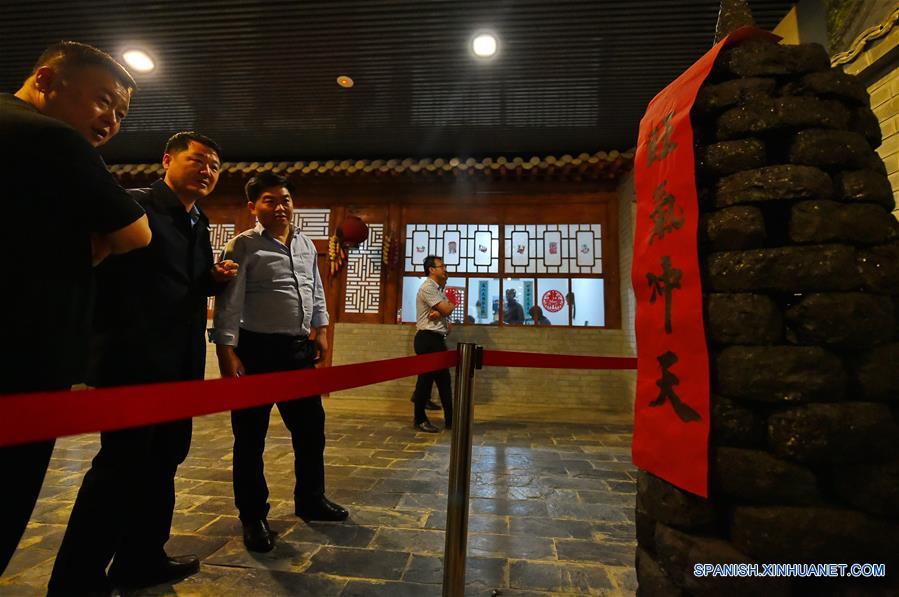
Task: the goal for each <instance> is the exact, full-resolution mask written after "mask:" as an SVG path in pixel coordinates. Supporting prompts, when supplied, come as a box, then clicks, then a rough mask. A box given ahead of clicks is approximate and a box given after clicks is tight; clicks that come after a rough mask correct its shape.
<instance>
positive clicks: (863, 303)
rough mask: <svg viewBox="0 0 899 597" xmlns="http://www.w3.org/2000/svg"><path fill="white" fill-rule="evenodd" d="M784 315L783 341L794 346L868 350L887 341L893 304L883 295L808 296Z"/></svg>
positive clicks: (814, 294) (889, 334)
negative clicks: (784, 332)
mask: <svg viewBox="0 0 899 597" xmlns="http://www.w3.org/2000/svg"><path fill="white" fill-rule="evenodd" d="M875 209H876V208H875ZM785 315H786V322H787V337H788V338H789V339H790V340H791V341H793V342H795V343H798V344H819V345H824V346H830V347H839V348H849V349H858V348H869V347H871V346H874V345H876V344H882V343H885V342H887V341H889V340H890V338H891V337H892V335H893V326H894V321H893V317H894V314H893V302H892V300H890V297H888V296H883V295H876V294H870V293H861V292H846V293H824V294H817V293H813V294H808V295H806V296H804V297H802V299H801V300H800V301H799V302H798V303H796V304H795V305H793V306H792V307H790V308H789V309H788V310H787V312H786V314H785ZM897 364H899V360H897ZM897 368H899V367H897Z"/></svg>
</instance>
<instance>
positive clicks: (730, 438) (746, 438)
mask: <svg viewBox="0 0 899 597" xmlns="http://www.w3.org/2000/svg"><path fill="white" fill-rule="evenodd" d="M711 419H712V421H711V423H712V430H711V438H710V441H711V443H712V444H713V445H715V446H735V447H746V448H753V447H760V446H764V445H765V443H766V440H767V434H768V431H767V424H766V422H765V419H764V417H763V416H762V414H761V413H759V412H758V411H757V410H756V409H754V408H752V405H751V404H745V403H741V402H739V401H737V400H731V399H730V398H725V397H724V396H718V395H715V394H713V395H712V399H711Z"/></svg>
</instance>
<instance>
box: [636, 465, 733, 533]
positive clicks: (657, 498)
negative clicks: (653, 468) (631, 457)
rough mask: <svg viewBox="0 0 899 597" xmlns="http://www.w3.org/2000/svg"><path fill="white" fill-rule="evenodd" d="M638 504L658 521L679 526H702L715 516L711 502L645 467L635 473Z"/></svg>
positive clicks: (639, 507) (716, 513)
mask: <svg viewBox="0 0 899 597" xmlns="http://www.w3.org/2000/svg"><path fill="white" fill-rule="evenodd" d="M637 508H638V509H639V510H642V511H643V512H646V514H648V515H649V516H651V517H652V518H653V519H655V520H656V521H658V522H661V523H664V524H667V525H671V526H673V527H677V528H682V529H687V530H689V529H702V528H706V527H708V526H709V525H711V524H713V523H714V522H715V521H716V520H717V519H718V512H717V510H716V509H715V507H714V505H713V504H712V503H711V502H710V501H709V500H706V499H704V498H701V497H699V496H696V495H693V494H692V493H689V492H687V491H684V490H682V489H678V488H677V487H675V486H674V485H672V484H670V483H668V482H667V481H664V480H662V479H660V478H658V477H656V476H655V475H652V474H650V473H647V472H646V471H639V472H638V473H637Z"/></svg>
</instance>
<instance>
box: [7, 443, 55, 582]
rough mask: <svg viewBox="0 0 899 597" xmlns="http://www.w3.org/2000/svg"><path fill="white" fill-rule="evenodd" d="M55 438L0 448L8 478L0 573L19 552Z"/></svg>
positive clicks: (39, 491)
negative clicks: (18, 548) (17, 551)
mask: <svg viewBox="0 0 899 597" xmlns="http://www.w3.org/2000/svg"><path fill="white" fill-rule="evenodd" d="M54 443H55V440H50V441H46V442H37V443H33V444H25V445H22V446H8V447H4V448H0V470H2V471H3V474H4V476H5V477H6V479H7V480H8V483H7V485H6V487H5V488H4V489H3V514H2V516H0V574H3V571H4V570H6V566H7V565H8V564H9V561H10V560H11V559H12V556H13V554H14V553H15V552H16V547H17V546H18V545H19V539H21V538H22V534H23V533H24V532H25V527H26V526H28V519H29V518H31V512H32V511H33V510H34V504H35V503H36V502H37V497H38V495H39V494H40V493H41V485H43V483H44V476H45V475H46V474H47V465H48V464H50V456H51V455H52V454H53V444H54Z"/></svg>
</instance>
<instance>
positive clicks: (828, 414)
mask: <svg viewBox="0 0 899 597" xmlns="http://www.w3.org/2000/svg"><path fill="white" fill-rule="evenodd" d="M768 445H769V446H770V447H771V450H772V451H773V452H774V453H775V454H777V455H778V456H781V457H783V458H788V459H790V460H795V461H796V462H801V463H806V464H809V465H812V466H824V465H828V464H835V463H849V462H867V461H870V460H871V459H872V458H876V457H877V456H881V457H882V458H887V457H890V456H892V455H893V454H894V453H895V452H896V450H897V447H899V426H897V425H896V423H895V422H894V421H893V418H892V413H891V412H890V409H889V407H887V405H885V404H880V403H875V402H838V403H832V404H806V405H803V406H798V407H795V408H791V409H789V410H785V411H783V412H779V413H775V414H772V415H771V416H770V417H768Z"/></svg>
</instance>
